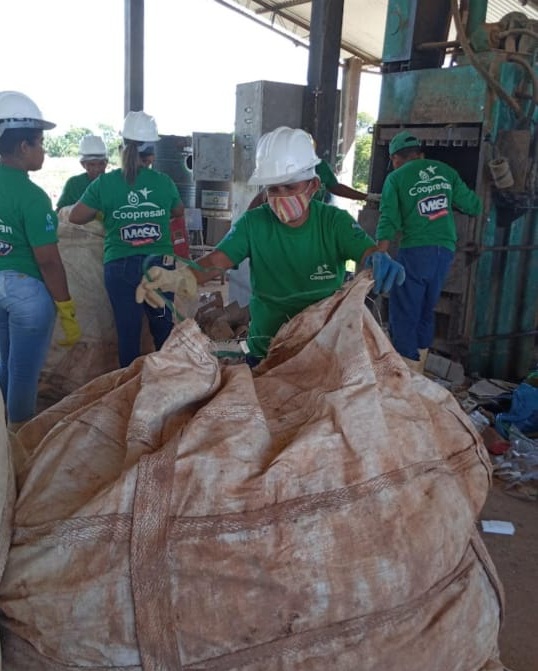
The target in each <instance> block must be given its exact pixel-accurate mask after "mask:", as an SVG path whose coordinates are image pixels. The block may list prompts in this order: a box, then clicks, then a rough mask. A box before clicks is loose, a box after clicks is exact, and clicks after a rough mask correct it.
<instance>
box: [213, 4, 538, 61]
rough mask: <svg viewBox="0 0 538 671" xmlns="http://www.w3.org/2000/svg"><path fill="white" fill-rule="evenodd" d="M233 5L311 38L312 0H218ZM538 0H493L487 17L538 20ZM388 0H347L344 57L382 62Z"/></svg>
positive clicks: (496, 19) (490, 19)
mask: <svg viewBox="0 0 538 671" xmlns="http://www.w3.org/2000/svg"><path fill="white" fill-rule="evenodd" d="M216 1H217V2H219V3H221V4H223V5H228V6H230V7H235V8H236V9H237V8H238V7H241V8H242V9H243V10H245V11H246V12H247V13H249V14H250V15H251V16H253V17H255V18H256V19H257V20H259V21H262V22H265V23H267V25H269V26H273V27H274V28H275V29H277V30H279V31H286V32H287V33H288V34H289V35H291V36H296V37H297V38H298V39H299V40H308V37H309V31H310V11H311V2H310V0H216ZM536 5H538V2H537V1H536V0H533V1H532V2H529V3H527V4H526V5H525V6H522V3H521V2H520V0H490V1H489V5H488V12H487V17H486V20H487V21H488V22H489V23H494V22H496V21H498V20H499V19H500V18H502V17H503V16H505V15H506V14H508V13H509V12H523V13H524V14H526V15H527V16H528V17H529V18H531V19H535V20H538V9H537V8H536ZM387 7H388V0H345V3H344V20H343V25H342V57H343V58H348V57H349V56H359V57H360V58H362V59H363V60H364V61H365V62H367V63H378V62H379V61H380V59H381V54H382V50H383V39H384V34H385V21H386V16H387Z"/></svg>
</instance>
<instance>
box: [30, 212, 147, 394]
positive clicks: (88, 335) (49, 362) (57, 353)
mask: <svg viewBox="0 0 538 671" xmlns="http://www.w3.org/2000/svg"><path fill="white" fill-rule="evenodd" d="M70 211H71V207H64V208H62V209H61V210H60V212H59V224H58V247H59V250H60V255H61V257H62V261H63V264H64V267H65V272H66V275H67V282H68V285H69V291H70V293H71V297H72V298H73V299H74V301H75V304H76V310H77V320H78V322H79V324H80V329H81V331H82V337H81V339H80V341H79V342H78V343H77V344H76V345H75V346H74V347H61V346H60V345H58V342H59V341H60V340H63V338H64V335H63V332H62V329H61V326H60V322H59V320H57V321H56V325H55V328H54V334H53V337H52V344H51V347H50V350H49V353H48V355H47V359H46V361H45V366H44V368H43V370H42V373H41V381H40V396H41V397H43V398H48V399H50V400H51V401H57V400H59V399H60V398H63V397H64V396H66V395H67V394H69V393H71V392H72V391H74V390H75V389H78V388H79V387H81V386H82V385H84V384H86V383H87V382H89V381H90V380H93V379H94V378H96V377H98V376H99V375H103V374H104V373H108V372H109V371H112V370H114V369H116V368H117V367H118V365H119V364H118V339H117V335H116V327H115V325H114V314H113V312H112V307H111V305H110V300H109V298H108V294H107V292H106V289H105V284H104V277H103V245H104V229H103V225H102V223H101V222H100V221H90V222H89V223H88V224H85V225H84V226H75V225H74V224H70V223H69V212H70ZM152 350H153V343H152V341H151V337H150V334H149V329H148V328H147V326H146V328H145V330H144V333H143V351H144V352H145V353H146V352H151V351H152Z"/></svg>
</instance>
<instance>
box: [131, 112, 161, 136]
mask: <svg viewBox="0 0 538 671" xmlns="http://www.w3.org/2000/svg"><path fill="white" fill-rule="evenodd" d="M122 136H123V139H124V140H136V141H138V142H158V141H159V140H160V138H159V133H158V132H157V124H156V122H155V119H154V118H153V117H152V116H150V115H149V114H146V113H145V112H129V113H128V114H127V116H126V117H125V121H124V122H123V131H122Z"/></svg>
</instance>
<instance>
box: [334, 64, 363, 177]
mask: <svg viewBox="0 0 538 671" xmlns="http://www.w3.org/2000/svg"><path fill="white" fill-rule="evenodd" d="M361 68H362V60H361V59H360V58H355V57H354V58H348V59H346V62H345V65H344V78H343V81H342V102H341V112H340V116H341V118H342V133H341V135H342V145H341V147H338V153H339V154H341V155H342V157H343V158H342V176H341V178H340V181H341V182H343V183H344V184H347V185H348V186H351V185H352V184H353V163H354V162H355V138H356V136H357V109H358V106H359V88H360V81H361Z"/></svg>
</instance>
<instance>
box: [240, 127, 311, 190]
mask: <svg viewBox="0 0 538 671" xmlns="http://www.w3.org/2000/svg"><path fill="white" fill-rule="evenodd" d="M318 163H321V159H320V158H318V156H316V150H315V149H314V141H313V140H312V136H311V135H310V134H309V133H307V132H306V131H304V130H302V129H301V128H288V127H287V126H280V128H276V129H275V130H273V131H271V132H270V133H266V134H265V135H262V136H261V138H260V139H259V141H258V145H257V146H256V168H255V170H254V172H253V173H252V177H251V178H250V179H249V180H248V183H249V184H261V185H262V186H271V185H274V184H292V183H294V182H301V181H302V180H306V179H312V177H314V176H315V169H314V168H315V166H316V165H317V164H318Z"/></svg>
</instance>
